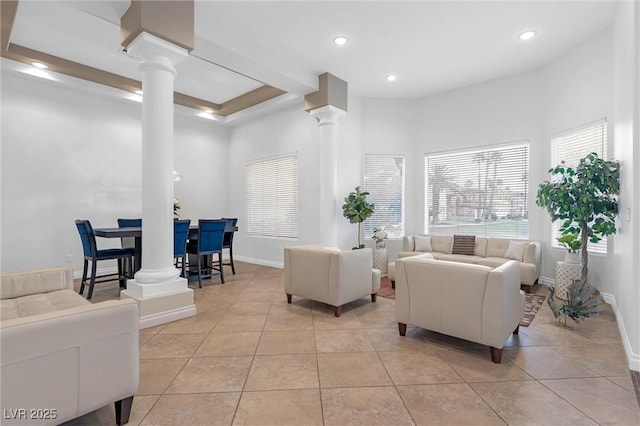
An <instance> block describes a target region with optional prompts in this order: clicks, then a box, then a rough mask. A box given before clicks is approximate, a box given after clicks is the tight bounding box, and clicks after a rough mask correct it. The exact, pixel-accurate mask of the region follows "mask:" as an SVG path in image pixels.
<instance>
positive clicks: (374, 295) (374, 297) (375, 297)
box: [371, 293, 378, 303]
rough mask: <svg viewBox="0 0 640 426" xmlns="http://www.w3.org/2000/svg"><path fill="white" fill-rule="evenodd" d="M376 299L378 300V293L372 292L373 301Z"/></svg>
mask: <svg viewBox="0 0 640 426" xmlns="http://www.w3.org/2000/svg"><path fill="white" fill-rule="evenodd" d="M376 300H378V293H371V301H372V302H373V303H376Z"/></svg>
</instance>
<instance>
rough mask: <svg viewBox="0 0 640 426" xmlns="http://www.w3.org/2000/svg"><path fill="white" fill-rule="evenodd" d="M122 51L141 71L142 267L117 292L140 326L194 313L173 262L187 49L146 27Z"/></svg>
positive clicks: (188, 294)
mask: <svg viewBox="0 0 640 426" xmlns="http://www.w3.org/2000/svg"><path fill="white" fill-rule="evenodd" d="M127 50H128V53H129V54H130V55H132V56H133V57H136V58H138V59H140V60H141V64H140V71H142V91H143V100H142V268H141V269H140V270H139V271H138V272H136V274H135V278H134V279H133V280H129V281H128V282H127V290H125V291H123V292H122V293H121V294H122V297H129V298H133V299H135V300H137V301H138V302H139V304H140V326H141V328H145V327H150V326H153V325H158V324H163V323H165V322H169V321H174V320H176V319H180V318H185V317H188V316H192V315H195V313H196V309H195V305H194V303H193V290H191V289H189V288H188V286H187V280H186V279H185V278H181V277H180V271H179V270H178V269H176V268H175V266H174V264H173V208H172V206H173V115H174V114H173V91H174V78H175V76H176V69H175V67H174V65H175V64H176V63H178V62H179V61H180V60H182V59H184V58H185V57H187V55H188V52H187V50H186V49H184V48H182V47H179V46H176V45H175V44H172V43H170V42H168V41H166V40H163V39H161V38H159V37H156V36H154V35H151V34H149V33H147V32H142V33H140V34H139V35H138V36H137V37H136V38H135V39H134V40H133V41H132V42H131V43H130V44H129V45H128V46H127Z"/></svg>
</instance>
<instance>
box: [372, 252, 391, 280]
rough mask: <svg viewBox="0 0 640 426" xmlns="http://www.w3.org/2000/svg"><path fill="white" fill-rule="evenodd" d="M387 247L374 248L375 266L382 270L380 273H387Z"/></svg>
mask: <svg viewBox="0 0 640 426" xmlns="http://www.w3.org/2000/svg"><path fill="white" fill-rule="evenodd" d="M387 259H388V258H387V248H386V247H383V248H377V247H376V248H374V249H373V267H374V268H376V269H379V270H380V275H383V276H384V275H386V274H387V262H388V260H387Z"/></svg>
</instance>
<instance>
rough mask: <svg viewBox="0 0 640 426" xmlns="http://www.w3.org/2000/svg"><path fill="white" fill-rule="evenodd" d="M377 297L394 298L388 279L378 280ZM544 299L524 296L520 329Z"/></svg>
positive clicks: (533, 295)
mask: <svg viewBox="0 0 640 426" xmlns="http://www.w3.org/2000/svg"><path fill="white" fill-rule="evenodd" d="M378 296H380V297H387V298H389V299H395V298H396V290H395V289H393V288H391V281H389V278H387V277H382V278H381V279H380V290H378ZM545 299H546V296H542V295H539V294H525V298H524V317H523V318H522V321H520V326H521V327H529V325H530V324H531V321H533V319H534V318H535V316H536V313H538V309H540V306H542V304H543V303H544V301H545Z"/></svg>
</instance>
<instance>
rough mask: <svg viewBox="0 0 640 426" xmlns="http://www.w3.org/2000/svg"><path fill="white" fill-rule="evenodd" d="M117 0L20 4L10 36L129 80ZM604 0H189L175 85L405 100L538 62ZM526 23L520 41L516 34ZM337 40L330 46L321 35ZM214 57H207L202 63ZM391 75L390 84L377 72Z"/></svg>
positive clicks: (223, 96) (599, 27) (569, 38)
mask: <svg viewBox="0 0 640 426" xmlns="http://www.w3.org/2000/svg"><path fill="white" fill-rule="evenodd" d="M128 5H129V1H128V0H117V1H92V2H80V1H68V2H59V1H29V0H22V1H21V2H20V5H19V8H18V15H17V17H16V21H15V24H14V30H13V33H12V38H11V42H12V43H14V44H18V45H22V46H25V47H29V48H32V49H36V50H41V51H44V52H47V53H51V54H54V55H57V56H61V57H63V58H66V59H70V60H73V61H76V62H80V63H83V64H86V65H90V66H93V67H97V68H101V69H104V70H107V71H110V72H113V73H116V74H121V75H124V76H127V77H130V78H135V79H138V80H139V79H140V73H139V71H138V68H137V64H136V63H135V61H134V60H132V59H131V58H129V57H128V56H127V55H126V54H124V53H122V51H121V50H122V49H121V47H120V45H119V41H120V38H119V37H120V36H119V18H120V15H121V14H122V13H123V12H124V11H125V10H126V9H127V7H128ZM615 7H616V4H615V3H614V2H611V1H605V2H596V1H585V2H581V1H555V2H552V1H529V2H525V1H518V2H515V1H511V2H507V1H504V2H486V1H466V2H444V1H443V2H434V1H413V2H400V1H382V2H365V1H355V2H325V1H291V2H277V1H259V2H248V1H204V0H197V1H196V4H195V33H196V45H195V49H194V50H193V51H192V54H191V56H190V58H189V59H188V60H186V61H184V62H183V63H181V64H179V66H178V76H177V79H176V90H177V91H179V92H182V93H185V94H188V95H191V96H194V97H199V98H202V99H205V100H209V101H211V102H215V103H221V102H224V101H226V100H229V99H231V98H233V97H235V96H239V95H241V94H243V93H246V92H248V91H250V90H252V89H255V88H257V87H259V86H261V85H262V84H263V83H265V84H269V85H272V86H275V87H277V88H280V89H283V90H286V91H288V92H291V93H294V94H296V95H304V94H305V93H309V92H311V91H313V90H315V89H316V85H317V75H318V74H321V73H323V72H330V73H332V74H334V75H335V76H337V77H339V78H341V79H343V80H346V81H347V82H348V83H349V91H350V92H351V93H354V94H356V95H359V96H363V97H385V98H415V97H422V96H427V95H430V94H434V93H438V92H442V91H446V90H451V89H455V88H458V87H463V86H467V85H470V84H474V83H478V82H481V81H486V80H490V79H494V78H499V77H502V76H505V75H509V74H514V73H518V72H523V71H527V70H531V69H535V68H538V67H540V66H543V65H545V64H546V63H548V62H549V61H551V60H553V59H554V58H557V57H558V56H561V55H562V54H563V53H565V52H567V51H568V50H570V49H571V48H573V47H575V46H576V45H578V44H579V43H581V42H583V41H585V40H587V39H588V38H590V37H592V36H594V35H595V34H597V33H599V32H601V31H603V30H604V29H606V28H607V27H609V26H610V25H611V23H612V22H613V17H614V14H615ZM527 29H535V30H536V31H538V36H537V37H536V38H534V39H533V40H531V41H528V42H523V41H521V40H519V39H518V38H517V36H518V35H519V34H520V33H521V32H522V31H524V30H527ZM336 35H344V36H346V37H348V38H349V43H348V44H347V45H346V46H343V47H337V46H335V45H334V44H333V43H332V39H333V37H335V36H336ZM214 64H218V65H214ZM389 73H394V74H396V75H397V76H398V79H397V81H396V82H394V83H389V82H387V81H386V80H385V76H386V75H387V74H389Z"/></svg>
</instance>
